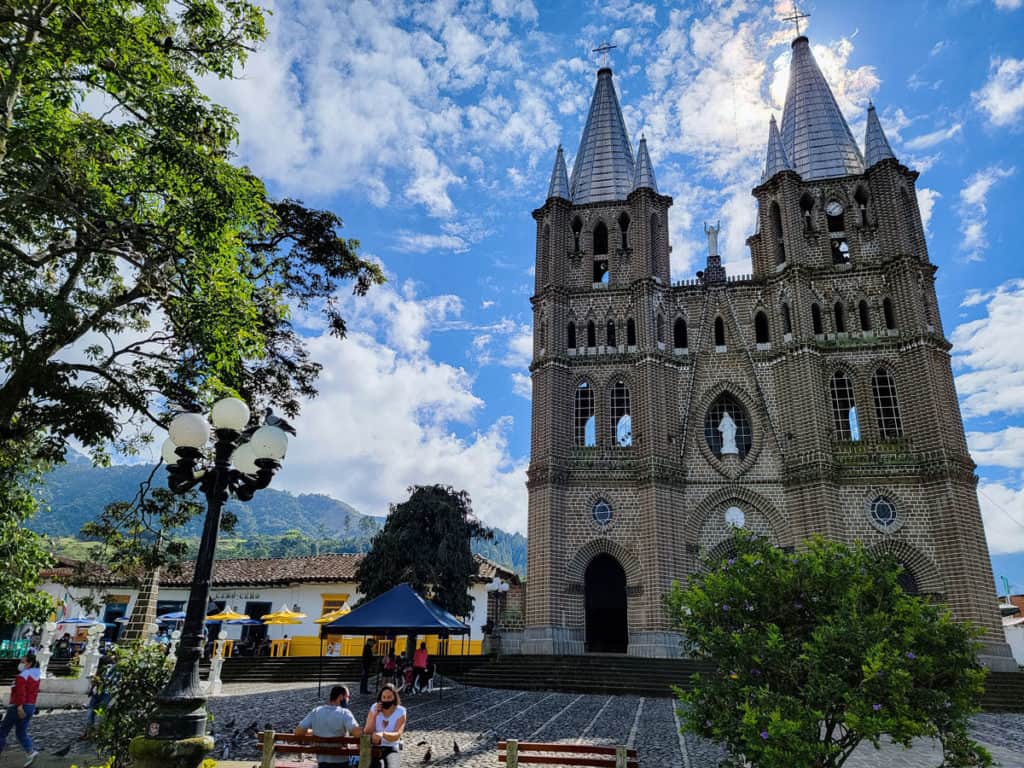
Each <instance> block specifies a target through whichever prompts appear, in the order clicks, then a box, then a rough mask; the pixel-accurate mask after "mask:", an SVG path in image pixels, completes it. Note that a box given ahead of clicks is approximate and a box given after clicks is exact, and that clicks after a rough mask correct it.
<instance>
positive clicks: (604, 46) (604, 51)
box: [592, 40, 619, 67]
mask: <svg viewBox="0 0 1024 768" xmlns="http://www.w3.org/2000/svg"><path fill="white" fill-rule="evenodd" d="M618 47H619V46H617V45H612V44H611V43H609V42H608V41H607V40H606V41H605V42H603V43H601V44H600V45H599V46H597V48H594V49H592V50H593V52H594V53H599V54H601V66H602V67H608V66H610V65H611V57H610V56H609V55H608V52H609V51H611V50H612V49H613V48H618Z"/></svg>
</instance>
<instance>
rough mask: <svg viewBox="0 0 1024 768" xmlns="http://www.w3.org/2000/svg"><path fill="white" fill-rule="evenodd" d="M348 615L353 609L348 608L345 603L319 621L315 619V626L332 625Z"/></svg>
mask: <svg viewBox="0 0 1024 768" xmlns="http://www.w3.org/2000/svg"><path fill="white" fill-rule="evenodd" d="M347 613H352V609H351V608H349V607H348V603H345V604H344V605H342V606H341V607H340V608H335V609H334V610H333V611H331V612H330V613H325V614H324V615H323V616H321V617H320V618H319V619H313V623H314V624H330V623H331V622H332V621H334V620H335V619H340V618H341V617H342V616H344V615H345V614H347Z"/></svg>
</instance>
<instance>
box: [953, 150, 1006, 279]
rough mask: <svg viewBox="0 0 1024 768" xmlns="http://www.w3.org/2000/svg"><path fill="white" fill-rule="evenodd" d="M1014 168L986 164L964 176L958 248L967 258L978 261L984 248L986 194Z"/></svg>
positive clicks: (985, 238) (986, 220) (986, 218)
mask: <svg viewBox="0 0 1024 768" xmlns="http://www.w3.org/2000/svg"><path fill="white" fill-rule="evenodd" d="M1015 171H1016V169H1015V168H1012V167H1011V168H1000V167H998V166H995V165H992V166H989V167H988V168H984V169H982V170H980V171H978V172H977V173H975V174H974V175H973V176H971V177H970V178H969V179H967V182H966V185H965V186H964V188H963V189H961V190H960V209H959V213H960V234H961V236H962V237H961V241H960V250H961V251H964V252H965V253H967V259H968V260H969V261H981V259H982V258H983V254H984V251H985V249H986V248H987V247H988V236H987V234H986V227H987V226H988V216H987V214H988V206H987V200H988V193H989V192H990V191H991V189H992V187H993V186H995V184H996V183H997V182H999V181H1001V180H1002V179H1005V178H1008V177H1009V176H1012V175H1013V174H1014V173H1015Z"/></svg>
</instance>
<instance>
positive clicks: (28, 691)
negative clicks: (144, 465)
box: [0, 652, 41, 766]
mask: <svg viewBox="0 0 1024 768" xmlns="http://www.w3.org/2000/svg"><path fill="white" fill-rule="evenodd" d="M40 677H41V675H40V673H39V662H38V661H36V655H35V654H34V653H31V652H29V653H26V654H25V655H24V656H23V657H22V659H21V662H20V663H19V664H18V676H17V677H15V678H14V685H13V686H12V687H11V703H10V705H9V706H8V707H7V712H6V713H4V719H3V722H2V723H0V754H3V751H4V747H5V746H7V736H8V734H9V733H10V732H11V729H12V728H13V729H14V735H15V736H16V737H17V739H18V743H19V744H21V748H22V749H24V750H25V755H26V756H27V757H26V760H25V765H26V766H28V765H32V763H34V762H35V761H36V758H37V757H38V756H39V753H38V752H37V751H36V750H35V747H33V745H32V737H31V736H29V733H28V725H29V722H31V720H32V715H34V714H35V713H36V699H37V698H38V696H39V680H40Z"/></svg>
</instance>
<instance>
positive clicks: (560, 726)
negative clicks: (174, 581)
mask: <svg viewBox="0 0 1024 768" xmlns="http://www.w3.org/2000/svg"><path fill="white" fill-rule="evenodd" d="M326 692H327V686H325V688H324V690H323V694H324V696H326ZM320 700H321V699H319V698H318V697H317V691H316V686H313V687H309V686H306V685H303V686H300V687H295V686H292V685H267V684H245V685H228V686H225V695H224V696H221V697H218V698H215V699H212V700H211V701H210V710H211V712H212V713H213V717H214V720H213V728H214V734H215V736H216V738H217V742H218V753H217V754H216V755H215V756H216V757H218V758H230V759H231V760H232V761H233V762H232V763H231V765H233V766H239V768H244V767H246V766H251V765H253V763H254V762H255V760H256V757H257V754H258V748H257V745H256V740H255V737H253V736H252V735H251V734H249V733H246V729H247V728H248V727H249V726H253V725H254V726H255V727H256V728H260V729H262V728H265V727H267V726H270V727H272V728H274V730H278V731H286V730H287V731H290V730H292V729H293V728H294V727H295V724H296V723H297V722H298V721H299V720H300V719H302V717H303V716H305V714H306V713H307V712H308V711H309V710H310V709H311V708H312V707H314V706H316V704H318V703H320ZM371 702H372V699H371V697H369V696H365V695H360V694H355V695H354V696H353V699H352V706H351V708H352V711H353V712H354V713H355V714H356V717H357V718H364V717H365V715H366V712H367V710H368V709H369V706H370V704H371ZM403 703H404V704H405V705H406V706H407V707H408V709H409V729H408V731H407V734H406V739H405V750H404V752H403V757H402V761H403V763H404V764H405V765H406V766H412V765H420V764H421V763H422V760H423V757H424V754H425V752H426V750H427V748H428V747H429V748H430V750H431V753H432V756H433V760H432V763H431V765H437V766H444V767H445V768H484V767H485V766H486V768H496V766H497V765H498V762H497V758H496V750H495V745H496V743H497V742H498V740H499V738H518V739H520V740H538V741H557V742H585V743H588V744H609V745H614V744H627V745H629V746H631V747H635V748H636V750H637V752H638V753H639V758H640V764H641V766H645V767H646V766H659V767H661V766H664V767H665V768H716V767H717V765H718V763H719V761H720V760H721V758H722V756H723V755H722V751H721V748H720V747H718V746H717V745H715V744H712V743H710V742H707V741H704V740H703V739H700V738H696V737H693V736H687V737H685V738H681V737H680V735H679V733H678V727H677V722H678V721H677V719H676V715H675V711H674V709H675V706H674V703H673V702H672V701H670V700H668V699H653V698H640V697H633V696H623V697H617V696H579V695H576V694H567V693H550V692H526V691H506V690H495V689H486V688H461V687H459V688H455V689H449V690H445V691H444V692H443V695H441V694H440V693H439V692H436V691H435V692H434V693H433V694H431V695H424V696H419V697H410V698H406V699H405V700H404V701H403ZM83 719H84V715H83V713H82V712H80V711H77V712H75V711H58V712H46V713H41V714H40V715H39V716H37V718H36V720H35V721H34V722H33V724H32V725H33V727H32V732H33V737H34V738H35V739H36V742H37V747H38V748H39V749H40V750H42V751H43V752H44V758H42V759H41V760H40V761H39V762H38V763H37V765H38V766H39V768H67V766H70V765H71V764H72V762H75V763H77V765H79V766H88V765H94V764H95V761H94V760H90V758H91V757H93V756H92V755H91V754H90V753H89V749H88V745H86V744H84V743H81V742H77V741H75V742H74V743H73V744H72V742H73V740H74V739H75V737H76V736H77V735H78V734H79V733H80V732H81V726H82V722H83ZM973 728H974V735H975V737H976V738H977V739H979V740H981V741H983V742H984V743H985V744H986V746H988V747H989V748H990V749H991V750H992V752H993V754H994V755H995V757H996V760H997V762H999V763H1000V764H1002V765H1004V766H1007V768H1024V715H998V714H984V715H979V716H978V717H976V718H975V719H974V721H973ZM12 735H13V734H12ZM456 743H457V744H458V745H459V748H460V753H459V754H458V755H456V754H455V751H454V745H455V744H456ZM69 744H71V747H72V748H71V752H70V754H69V755H68V756H67V757H66V758H63V759H55V758H53V757H51V756H50V755H52V753H53V752H54V751H56V750H59V749H60V748H61V747H66V746H68V745H69ZM225 746H231V747H232V749H231V753H230V754H229V755H222V754H221V750H222V749H223V748H224V747H225ZM234 761H239V762H234ZM23 762H24V755H23V754H22V752H21V749H20V747H18V746H17V745H16V744H15V743H14V741H13V739H11V740H10V742H9V744H8V748H7V750H6V751H5V752H4V754H3V755H0V768H13V767H14V766H21V765H22V763H23ZM941 762H942V756H941V751H940V750H938V749H937V748H936V746H935V745H932V744H927V743H922V744H920V745H916V746H915V747H914V748H913V749H912V750H909V751H908V750H904V749H903V748H902V747H898V746H893V745H889V746H886V747H884V748H883V749H882V750H881V751H876V750H875V749H874V748H873V747H871V746H870V745H868V746H866V747H862V748H861V749H859V750H858V751H857V753H855V754H854V756H853V757H852V758H851V759H850V761H849V763H848V765H849V766H850V767H851V768H868V767H870V768H934V767H935V766H938V765H939V764H940V763H941Z"/></svg>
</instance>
